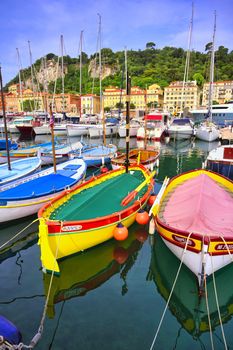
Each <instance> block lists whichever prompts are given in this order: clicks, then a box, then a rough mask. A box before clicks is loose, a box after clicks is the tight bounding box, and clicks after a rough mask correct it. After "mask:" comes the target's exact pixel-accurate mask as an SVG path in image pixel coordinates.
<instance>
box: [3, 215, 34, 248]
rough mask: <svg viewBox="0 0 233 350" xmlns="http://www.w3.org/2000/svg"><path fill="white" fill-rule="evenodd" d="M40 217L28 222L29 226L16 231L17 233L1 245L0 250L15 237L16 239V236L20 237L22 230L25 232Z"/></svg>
mask: <svg viewBox="0 0 233 350" xmlns="http://www.w3.org/2000/svg"><path fill="white" fill-rule="evenodd" d="M38 220H39V219H38V218H37V219H35V220H33V221H32V222H31V223H30V224H28V225H27V226H25V227H24V228H23V229H22V230H21V231H19V232H18V233H16V235H14V236H13V237H11V238H10V239H9V240H8V241H7V242H5V243H3V244H2V245H1V246H0V250H1V249H2V248H4V247H5V245H7V244H8V243H10V242H11V241H13V239H15V238H16V237H18V236H19V235H20V234H21V233H22V232H24V231H25V230H26V229H27V228H29V227H30V226H31V225H32V224H34V223H35V222H37V221H38Z"/></svg>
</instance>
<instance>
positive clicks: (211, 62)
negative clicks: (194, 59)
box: [208, 11, 216, 121]
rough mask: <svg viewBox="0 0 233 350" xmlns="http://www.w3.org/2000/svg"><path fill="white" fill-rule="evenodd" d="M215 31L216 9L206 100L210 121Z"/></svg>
mask: <svg viewBox="0 0 233 350" xmlns="http://www.w3.org/2000/svg"><path fill="white" fill-rule="evenodd" d="M215 32H216V11H214V32H213V42H212V46H211V59H210V85H209V101H208V117H209V119H210V121H212V97H213V87H214V86H213V84H214V45H215Z"/></svg>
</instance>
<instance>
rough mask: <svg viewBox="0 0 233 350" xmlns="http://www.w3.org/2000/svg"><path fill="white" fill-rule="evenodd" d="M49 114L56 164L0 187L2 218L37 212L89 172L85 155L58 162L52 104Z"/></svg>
mask: <svg viewBox="0 0 233 350" xmlns="http://www.w3.org/2000/svg"><path fill="white" fill-rule="evenodd" d="M50 118H51V123H50V125H51V134H52V144H53V156H54V158H53V159H54V164H53V167H50V168H47V169H45V170H42V171H39V172H37V173H34V174H32V175H29V176H27V177H25V178H23V179H19V180H17V181H14V182H13V183H12V184H9V185H4V186H1V187H0V222H8V221H11V220H15V219H19V218H22V217H26V216H29V215H32V214H35V213H36V212H37V211H38V210H39V208H41V206H42V205H43V204H45V203H47V202H48V201H50V200H52V199H53V198H54V197H55V196H56V195H58V194H60V193H61V192H63V191H69V190H70V189H72V188H73V187H74V186H75V185H77V184H78V183H80V182H82V180H83V179H84V177H85V175H86V164H85V162H84V161H83V160H82V159H72V160H69V161H67V162H64V163H62V164H59V165H58V166H57V165H56V159H55V146H54V134H53V123H54V122H53V113H52V107H50Z"/></svg>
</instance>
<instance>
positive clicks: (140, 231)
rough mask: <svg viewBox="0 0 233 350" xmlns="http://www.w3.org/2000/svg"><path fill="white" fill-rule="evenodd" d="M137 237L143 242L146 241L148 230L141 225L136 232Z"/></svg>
mask: <svg viewBox="0 0 233 350" xmlns="http://www.w3.org/2000/svg"><path fill="white" fill-rule="evenodd" d="M135 237H136V239H137V241H139V242H141V243H144V242H145V241H146V240H147V238H148V233H147V231H146V230H145V229H144V228H142V227H140V228H139V229H138V230H137V231H136V232H135Z"/></svg>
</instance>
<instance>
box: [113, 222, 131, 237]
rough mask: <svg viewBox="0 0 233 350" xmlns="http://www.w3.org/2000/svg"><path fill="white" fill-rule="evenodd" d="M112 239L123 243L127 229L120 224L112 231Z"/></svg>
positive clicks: (126, 235)
mask: <svg viewBox="0 0 233 350" xmlns="http://www.w3.org/2000/svg"><path fill="white" fill-rule="evenodd" d="M113 237H114V238H115V239H116V240H117V241H124V240H125V239H126V238H127V237H128V229H127V227H125V226H124V225H122V223H121V222H120V223H119V224H117V226H116V227H115V228H114V230H113Z"/></svg>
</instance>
